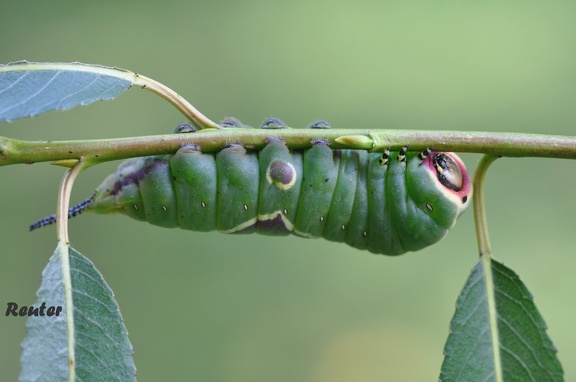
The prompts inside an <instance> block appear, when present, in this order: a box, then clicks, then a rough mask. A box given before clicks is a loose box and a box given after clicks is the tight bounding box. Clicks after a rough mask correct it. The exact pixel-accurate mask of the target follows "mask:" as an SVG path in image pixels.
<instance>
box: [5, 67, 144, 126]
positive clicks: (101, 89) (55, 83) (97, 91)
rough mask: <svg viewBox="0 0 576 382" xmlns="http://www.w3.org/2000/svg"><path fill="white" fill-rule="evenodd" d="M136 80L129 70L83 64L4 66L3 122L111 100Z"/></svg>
mask: <svg viewBox="0 0 576 382" xmlns="http://www.w3.org/2000/svg"><path fill="white" fill-rule="evenodd" d="M136 78H137V75H136V74H135V73H133V72H130V71H128V70H123V69H118V68H111V67H106V66H100V65H89V64H82V63H34V62H26V61H21V62H15V63H12V64H8V65H0V121H13V120H15V119H18V118H23V117H34V116H37V115H39V114H42V113H45V112H48V111H52V110H67V109H70V108H72V107H74V106H78V105H88V104H90V103H92V102H94V101H98V100H110V99H112V98H114V97H116V96H117V95H119V94H120V93H122V92H123V91H125V90H126V89H129V88H130V86H132V84H133V83H134V82H135V81H136Z"/></svg>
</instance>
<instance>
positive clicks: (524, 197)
mask: <svg viewBox="0 0 576 382" xmlns="http://www.w3.org/2000/svg"><path fill="white" fill-rule="evenodd" d="M575 16H576V3H575V2H573V1H546V2H544V1H515V2H499V1H484V2H457V1H439V2H428V1H419V2H415V1H369V0H358V1H355V2H345V1H333V2H328V1H319V0H307V1H301V0H300V1H299V0H296V1H290V2H288V1H284V2H275V1H270V0H268V1H263V0H253V1H243V2H234V1H211V2H198V1H182V0H181V1H177V0H166V1H163V2H155V3H152V2H150V3H144V2H136V1H124V2H117V1H100V2H97V3H88V2H68V1H66V2H65V1H50V2H46V1H27V2H4V3H3V4H2V8H1V9H0V62H2V63H7V62H11V61H16V60H21V59H27V60H32V61H81V62H88V63H99V64H105V65H114V66H119V67H124V68H127V69H131V70H134V71H137V72H139V73H143V74H145V75H147V76H149V77H152V78H154V79H156V80H159V81H161V82H163V83H165V84H167V85H168V86H170V87H172V88H173V89H175V90H177V91H178V92H179V93H180V94H181V95H183V96H184V97H186V98H187V99H188V100H189V101H190V102H191V103H192V104H194V105H195V106H196V107H197V108H199V109H200V110H201V111H202V112H203V113H204V114H206V115H207V116H209V117H210V118H212V119H214V120H220V119H222V118H223V117H226V116H235V117H238V118H240V119H241V120H242V121H243V122H244V123H247V124H251V125H258V124H259V123H260V122H261V121H262V120H263V119H264V118H266V117H269V116H276V117H280V118H282V119H283V120H285V121H286V122H287V123H288V124H289V125H290V126H292V127H304V126H306V125H307V124H308V123H309V122H310V121H312V120H314V119H319V118H323V119H326V120H328V121H330V122H331V124H332V126H333V127H334V128H352V127H358V128H367V127H370V128H394V129H411V128H418V129H450V130H488V131H519V132H533V133H547V134H565V135H574V132H575V129H574V126H576V107H574V105H575V104H576V62H575V60H576V23H575V22H574V20H575ZM182 119H183V117H182V116H181V115H180V114H179V113H178V112H177V111H176V110H174V109H173V108H172V107H170V106H169V105H168V104H167V103H165V102H164V101H162V100H161V99H159V98H157V97H155V96H153V95H151V94H150V93H147V92H142V91H139V90H137V89H133V90H131V91H130V92H128V93H126V94H123V95H122V96H120V97H119V98H118V99H117V100H116V101H114V102H106V103H97V104H94V105H92V106H90V107H83V108H76V109H74V110H72V111H69V112H66V113H62V112H58V113H50V114H46V115H43V116H41V117H39V118H35V119H27V120H20V121H17V122H15V123H12V124H2V126H0V128H1V129H2V131H1V133H0V134H1V135H5V136H9V137H14V138H22V139H86V138H107V137H122V136H137V135H147V134H160V133H165V132H168V131H171V129H172V127H173V126H174V125H175V124H176V123H178V122H180V121H182ZM462 157H463V159H464V160H465V161H466V163H467V165H468V167H469V169H470V170H473V169H474V168H475V166H476V162H477V160H478V159H479V156H478V155H462ZM116 166H117V163H111V164H107V165H102V166H99V167H98V168H93V169H90V170H89V171H87V172H86V173H85V174H83V176H82V177H80V179H79V181H78V183H77V186H76V188H75V191H74V200H73V201H79V200H81V199H83V198H84V197H85V196H87V195H89V194H90V193H91V192H92V190H93V189H94V188H95V187H96V186H97V185H98V183H99V182H100V180H101V179H102V178H103V177H104V176H105V175H106V174H107V173H109V172H111V171H113V169H115V167H116ZM62 173H63V169H61V168H56V167H53V166H49V165H47V164H37V165H34V166H25V165H18V166H10V167H3V168H0V179H1V185H2V187H1V188H0V208H1V211H2V214H1V217H0V219H1V223H0V224H1V231H0V239H1V240H2V246H1V248H2V250H1V256H2V259H1V265H0V307H1V306H5V303H6V302H8V301H16V302H18V303H20V304H30V303H32V302H33V301H35V291H36V289H37V288H38V286H39V283H40V273H41V270H42V268H43V267H44V266H45V264H46V262H47V260H48V258H49V256H50V255H51V253H52V251H53V250H54V247H55V244H56V240H55V230H54V228H53V227H50V228H45V229H43V230H41V231H38V232H34V233H29V232H28V231H27V227H28V224H30V223H31V222H33V221H34V220H35V219H37V218H39V217H41V216H44V215H46V214H49V213H52V212H53V211H54V210H55V202H56V192H57V187H58V184H59V182H60V178H61V175H62ZM575 175H576V166H575V165H574V163H573V162H571V161H568V160H551V159H503V160H500V161H498V162H496V164H495V165H494V167H493V170H492V171H490V173H489V176H488V190H487V203H488V218H489V221H490V233H491V238H492V244H493V249H494V252H495V255H496V257H497V258H498V259H500V260H502V261H504V262H505V263H506V265H508V266H509V267H512V268H513V269H515V270H516V272H518V273H519V274H520V276H521V278H522V279H523V280H524V282H525V283H526V284H527V285H528V287H529V288H530V290H531V291H532V293H533V294H534V296H535V299H536V303H537V305H538V307H539V308H540V310H541V312H542V314H543V316H544V318H545V320H546V322H547V323H548V325H549V327H550V330H549V333H550V335H551V337H552V339H553V341H554V343H555V345H556V347H557V348H558V350H559V352H560V353H559V355H560V359H561V360H562V362H563V366H564V368H565V371H566V380H569V381H575V380H576V364H575V363H574V362H573V360H574V359H575V357H576V330H575V329H574V325H573V320H574V317H575V316H576V301H575V298H574V290H575V289H576V284H575V280H574V270H575V269H576V259H575V257H574V244H575V243H576V239H575V237H574V236H572V235H573V231H574V226H575V225H574V215H576V202H575V200H574V198H573V196H574V189H575V188H576V180H575V179H576V176H575ZM473 230H474V228H473V223H472V213H471V211H469V212H468V213H466V214H465V215H464V216H463V217H462V218H461V221H460V222H459V224H458V225H457V226H456V227H455V228H454V230H453V231H452V232H451V234H450V235H449V236H448V237H447V238H446V239H445V240H443V241H442V242H441V243H439V244H437V245H436V246H434V247H431V248H429V249H426V250H423V251H421V252H418V253H412V254H407V255H405V256H402V257H399V258H388V257H384V256H373V255H370V254H368V253H364V252H361V251H357V250H354V249H351V248H348V247H347V246H345V245H338V244H333V243H330V242H326V241H324V240H305V239H299V238H292V237H290V238H270V237H260V236H257V235H248V236H242V237H238V236H227V235H220V234H216V233H211V234H201V233H193V232H186V231H180V230H167V229H161V228H156V227H152V226H150V225H148V224H145V223H140V222H136V221H132V220H130V219H128V218H125V217H121V216H100V215H90V214H86V215H83V216H81V217H80V218H77V219H74V221H73V222H72V224H71V239H72V244H73V245H74V246H75V247H76V248H77V249H78V250H80V251H81V252H83V253H84V254H85V255H87V256H88V257H89V258H90V259H91V260H92V261H94V262H95V264H96V265H97V267H98V268H99V269H100V271H101V272H102V273H103V274H104V276H105V277H106V279H107V281H108V283H109V284H110V286H111V287H112V288H113V290H114V291H115V294H116V297H117V300H118V302H119V304H120V307H121V310H122V314H123V316H124V319H125V322H126V325H127V327H128V331H129V332H130V338H131V341H132V344H133V345H134V349H135V360H136V365H137V368H138V377H139V381H141V382H145V381H158V380H196V381H218V382H219V381H251V382H255V381H278V382H294V381H330V382H345V381H363V382H364V381H366V382H370V381H382V380H389V381H435V380H437V378H438V375H439V370H440V366H441V363H442V359H443V356H442V349H443V346H444V342H445V339H446V337H447V335H448V324H449V321H450V318H451V316H452V313H453V310H454V304H455V301H456V298H457V296H458V293H459V291H460V289H461V287H462V286H463V284H464V281H465V279H466V277H467V275H468V273H469V271H470V269H471V267H472V266H473V264H474V262H475V261H476V256H477V255H476V252H477V250H476V241H475V240H476V239H475V236H474V232H473ZM571 232H572V233H571ZM24 328H25V320H24V319H22V318H14V317H4V315H3V314H2V315H0V370H2V379H3V380H15V379H16V378H17V375H18V369H19V356H20V342H21V341H22V339H23V337H24V335H25V329H24Z"/></svg>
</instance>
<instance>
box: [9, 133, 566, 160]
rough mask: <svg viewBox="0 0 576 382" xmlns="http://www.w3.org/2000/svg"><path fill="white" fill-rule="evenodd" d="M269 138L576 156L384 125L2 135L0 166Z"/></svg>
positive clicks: (507, 140)
mask: <svg viewBox="0 0 576 382" xmlns="http://www.w3.org/2000/svg"><path fill="white" fill-rule="evenodd" d="M269 138H281V139H284V140H285V141H286V144H287V146H288V147H289V148H291V149H304V148H308V147H310V146H312V144H313V141H314V140H315V139H325V140H328V141H330V146H331V147H332V148H350V149H362V150H371V151H380V150H383V149H384V148H386V147H391V148H392V149H393V150H399V149H400V148H401V147H402V146H404V145H405V144H410V150H414V151H417V150H423V149H425V148H427V147H433V148H434V150H437V151H454V152H469V153H482V154H490V155H493V156H504V157H546V158H564V159H576V137H570V136H554V135H540V134H520V133H489V132H462V131H424V130H384V129H379V130H361V129H358V130H355V129H331V130H319V129H278V130H274V129H248V128H226V129H205V130H201V131H198V132H195V133H188V134H169V135H155V136H144V137H135V138H118V139H101V140H82V141H22V140H16V139H10V138H5V137H0V165H2V166H4V165H10V164H18V163H26V164H31V163H36V162H51V161H63V160H70V159H72V160H79V159H80V158H83V159H84V160H85V161H86V162H87V163H86V165H87V166H91V165H94V164H97V163H101V162H106V161H112V160H118V159H125V158H130V157H138V156H146V155H161V154H172V153H174V152H176V151H177V150H178V148H179V147H181V146H182V145H184V144H197V145H199V146H200V147H201V149H202V151H204V152H215V151H219V150H221V149H222V147H224V146H225V145H226V144H229V143H242V144H244V146H245V147H246V148H248V149H261V148H263V147H264V146H265V145H266V143H267V140H268V139H269ZM65 163H67V162H66V161H64V162H63V164H64V165H65ZM69 163H74V162H69Z"/></svg>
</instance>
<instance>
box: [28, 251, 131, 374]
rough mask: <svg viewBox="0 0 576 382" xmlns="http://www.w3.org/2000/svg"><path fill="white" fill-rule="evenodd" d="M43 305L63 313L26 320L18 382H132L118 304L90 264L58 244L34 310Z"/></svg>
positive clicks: (44, 276)
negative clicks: (54, 307)
mask: <svg viewBox="0 0 576 382" xmlns="http://www.w3.org/2000/svg"><path fill="white" fill-rule="evenodd" d="M68 254H69V255H68ZM67 292H68V293H67ZM42 303H45V305H46V306H61V307H62V312H61V313H60V314H59V315H58V316H56V315H53V316H49V315H44V316H41V315H39V316H31V317H29V319H28V322H27V325H26V326H27V331H28V334H27V335H26V338H25V339H24V341H23V343H22V348H23V352H22V370H21V373H20V380H21V381H93V380H98V381H135V380H136V377H135V374H136V368H135V366H134V361H133V358H132V354H133V351H132V345H131V344H130V342H129V341H128V335H127V332H126V328H125V326H124V323H123V321H122V317H121V315H120V312H119V310H118V304H117V303H116V301H115V300H114V297H113V293H112V290H111V289H110V287H108V285H107V284H106V282H105V281H104V279H103V278H102V275H101V274H100V272H98V270H97V269H96V268H95V267H94V264H93V263H92V262H91V261H90V260H88V259H87V258H86V257H84V256H83V255H81V254H80V253H79V252H77V251H76V250H74V249H73V248H70V247H69V246H67V245H65V244H59V245H58V248H57V249H56V251H55V253H54V255H53V256H52V257H51V258H50V261H49V262H48V265H47V266H46V268H45V269H44V271H43V272H42V284H41V286H40V289H39V290H38V300H37V302H36V303H35V304H34V306H35V307H40V306H41V304H42ZM69 307H72V309H71V312H72V313H71V314H68V313H69V312H70V310H69V309H68V308H69ZM46 312H48V313H49V310H45V313H46Z"/></svg>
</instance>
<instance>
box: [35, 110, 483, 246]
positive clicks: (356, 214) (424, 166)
mask: <svg viewBox="0 0 576 382" xmlns="http://www.w3.org/2000/svg"><path fill="white" fill-rule="evenodd" d="M222 126H223V127H241V126H242V125H241V124H240V123H239V122H238V121H237V120H235V119H228V120H226V121H225V122H224V123H223V124H222ZM284 126H285V125H284V124H283V122H282V121H280V120H278V119H269V120H267V121H265V122H264V124H263V125H262V128H283V127H284ZM309 127H311V128H329V125H328V124H327V123H326V122H325V121H318V122H316V123H313V124H311V125H310V126H309ZM177 131H179V132H192V131H194V130H193V129H191V128H190V126H189V125H180V126H179V127H178V128H177ZM471 193H472V187H471V182H470V177H469V175H468V172H467V171H466V168H465V166H464V164H463V163H462V161H461V160H460V159H459V158H458V156H456V155H455V154H453V153H439V152H433V151H432V150H431V149H427V150H425V151H424V152H422V153H419V154H417V153H411V152H407V147H404V148H403V149H402V150H401V151H400V152H398V153H394V154H392V153H390V151H389V150H386V151H385V152H384V153H383V154H382V153H380V154H379V153H370V152H367V151H364V150H337V149H336V150H335V149H331V148H330V147H329V146H328V144H327V143H326V142H324V141H321V140H318V141H317V142H316V143H315V144H314V145H313V146H312V147H311V148H309V149H307V150H295V151H290V150H289V149H288V148H287V147H286V145H285V144H284V142H283V141H282V140H279V139H270V140H269V141H268V144H267V145H266V146H265V147H264V148H263V149H262V150H260V151H248V150H246V149H245V148H244V147H243V146H242V145H240V144H231V145H229V146H227V147H225V148H223V149H222V150H221V151H219V152H218V153H202V152H201V151H200V148H199V147H197V146H196V145H187V146H184V147H182V148H180V149H179V150H178V152H176V153H175V154H174V155H162V156H149V157H142V158H134V159H131V160H127V161H125V162H123V163H122V164H121V165H120V166H119V167H118V169H117V170H116V172H115V173H114V174H112V175H110V176H109V177H108V178H106V179H105V180H104V182H103V183H102V184H101V185H100V186H99V187H98V188H97V189H96V192H95V193H94V195H93V196H92V197H90V198H88V199H86V200H85V201H83V202H82V203H80V204H78V205H77V206H74V207H72V208H70V211H69V214H70V216H74V215H76V214H78V213H80V212H82V211H83V210H91V211H94V212H98V213H113V212H119V213H123V214H125V215H128V216H130V217H132V218H134V219H137V220H143V221H148V222H149V223H151V224H154V225H159V226H162V227H170V228H172V227H180V228H183V229H189V230H193V231H213V230H217V231H220V232H224V233H251V232H258V233H261V234H266V235H288V234H291V233H292V234H296V235H298V236H303V237H309V238H317V237H324V238H325V239H328V240H331V241H336V242H345V243H347V244H349V245H351V246H352V247H355V248H358V249H367V250H369V251H370V252H373V253H379V254H386V255H400V254H402V253H404V252H406V251H417V250H419V249H422V248H424V247H427V246H429V245H431V244H434V243H436V242H437V241H439V240H440V239H441V238H443V237H444V236H445V235H446V234H447V233H448V231H449V230H450V229H451V228H452V227H453V226H454V224H455V222H456V220H457V218H458V217H459V216H460V214H461V213H462V212H463V211H464V210H465V209H466V207H467V206H468V204H469V202H470V195H471ZM54 221H55V217H54V215H52V216H50V217H48V218H44V219H41V220H40V221H38V222H37V223H35V224H33V225H32V226H31V227H30V229H31V230H33V229H36V228H39V227H41V226H44V225H46V224H51V223H53V222H54Z"/></svg>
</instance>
